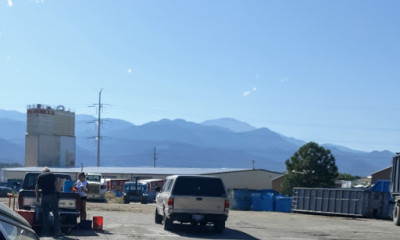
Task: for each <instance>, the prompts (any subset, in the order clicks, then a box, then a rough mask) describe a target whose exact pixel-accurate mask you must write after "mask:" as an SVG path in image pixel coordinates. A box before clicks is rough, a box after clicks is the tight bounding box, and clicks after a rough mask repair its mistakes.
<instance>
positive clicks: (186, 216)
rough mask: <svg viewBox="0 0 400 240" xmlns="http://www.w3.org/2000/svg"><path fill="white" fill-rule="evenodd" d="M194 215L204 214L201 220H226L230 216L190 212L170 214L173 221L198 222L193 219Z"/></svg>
mask: <svg viewBox="0 0 400 240" xmlns="http://www.w3.org/2000/svg"><path fill="white" fill-rule="evenodd" d="M193 215H202V216H204V219H203V220H202V221H201V222H218V221H226V220H227V219H228V216H226V215H225V214H190V213H173V214H170V215H169V218H170V219H171V220H173V221H178V222H196V220H194V219H193Z"/></svg>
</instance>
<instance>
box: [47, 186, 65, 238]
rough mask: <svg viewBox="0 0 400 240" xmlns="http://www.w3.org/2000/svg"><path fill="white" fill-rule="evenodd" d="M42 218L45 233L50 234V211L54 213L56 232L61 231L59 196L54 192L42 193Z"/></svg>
mask: <svg viewBox="0 0 400 240" xmlns="http://www.w3.org/2000/svg"><path fill="white" fill-rule="evenodd" d="M42 211H43V215H42V220H43V233H44V234H49V226H50V224H49V213H50V211H51V212H52V213H53V215H54V233H59V232H61V227H60V214H59V210H58V197H57V195H56V194H55V193H54V194H42Z"/></svg>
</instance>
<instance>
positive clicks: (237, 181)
mask: <svg viewBox="0 0 400 240" xmlns="http://www.w3.org/2000/svg"><path fill="white" fill-rule="evenodd" d="M50 170H51V171H52V172H59V173H68V174H70V175H71V177H72V179H73V180H76V178H77V174H78V173H80V172H81V171H82V170H83V171H84V172H86V173H100V174H101V175H102V177H103V178H106V179H107V178H108V179H128V180H130V181H133V180H134V179H136V178H140V179H142V180H144V179H165V178H166V177H167V176H170V175H177V174H179V175H213V176H218V177H220V178H222V179H223V181H224V183H225V187H226V188H227V189H236V188H238V189H243V188H248V189H255V190H257V189H271V188H272V180H273V179H274V178H276V177H278V176H281V175H282V173H279V172H273V171H268V170H264V169H236V168H161V167H158V168H150V167H85V168H83V169H81V168H50ZM41 171H42V168H41V167H22V168H6V169H3V170H2V172H3V178H4V180H7V179H23V178H24V176H25V174H26V173H27V172H41Z"/></svg>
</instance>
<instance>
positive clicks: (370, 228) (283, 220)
mask: <svg viewBox="0 0 400 240" xmlns="http://www.w3.org/2000/svg"><path fill="white" fill-rule="evenodd" d="M154 209H155V206H154V205H153V204H148V205H140V204H134V203H131V204H129V205H124V204H115V203H113V204H110V203H89V205H88V215H89V218H91V217H93V216H103V218H104V225H103V231H100V232H95V231H83V230H73V231H72V232H71V233H70V234H69V235H67V236H64V237H60V238H58V239H113V240H115V239H167V240H169V239H363V240H369V239H371V240H376V239H396V240H397V239H400V236H399V234H400V227H396V226H394V224H393V223H392V222H391V221H387V220H376V219H365V218H345V217H333V216H320V215H307V214H296V213H277V212H248V211H231V212H230V215H229V219H228V221H227V223H226V227H227V228H226V229H225V231H224V232H223V233H222V234H215V233H214V232H213V231H212V227H211V226H206V227H202V228H201V227H192V226H190V225H180V224H176V226H175V229H174V230H173V231H164V230H163V226H162V225H160V224H155V223H154ZM41 239H53V238H51V237H45V238H41Z"/></svg>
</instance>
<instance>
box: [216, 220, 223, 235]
mask: <svg viewBox="0 0 400 240" xmlns="http://www.w3.org/2000/svg"><path fill="white" fill-rule="evenodd" d="M224 229H225V221H218V222H215V223H214V232H215V233H222V232H223V231H224Z"/></svg>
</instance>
